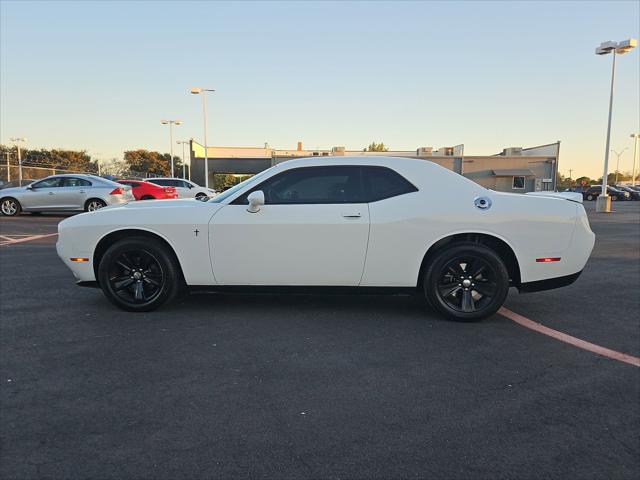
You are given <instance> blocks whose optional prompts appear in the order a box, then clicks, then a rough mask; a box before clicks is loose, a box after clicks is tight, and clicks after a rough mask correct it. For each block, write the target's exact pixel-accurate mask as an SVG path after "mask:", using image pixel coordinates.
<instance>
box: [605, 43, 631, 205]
mask: <svg viewBox="0 0 640 480" xmlns="http://www.w3.org/2000/svg"><path fill="white" fill-rule="evenodd" d="M637 45H638V41H637V40H636V39H635V38H630V39H628V40H623V41H622V42H612V41H608V42H602V43H601V44H600V46H599V47H597V48H596V55H608V54H610V53H613V62H612V66H611V93H610V94H609V121H608V123H607V145H606V147H605V151H604V173H603V175H602V192H601V194H600V195H598V198H597V201H596V212H610V211H611V197H609V195H608V193H607V175H608V174H609V144H610V141H611V113H612V109H613V85H614V80H615V75H616V55H623V54H625V53H627V52H630V51H631V50H633V49H634V48H635V47H636V46H637Z"/></svg>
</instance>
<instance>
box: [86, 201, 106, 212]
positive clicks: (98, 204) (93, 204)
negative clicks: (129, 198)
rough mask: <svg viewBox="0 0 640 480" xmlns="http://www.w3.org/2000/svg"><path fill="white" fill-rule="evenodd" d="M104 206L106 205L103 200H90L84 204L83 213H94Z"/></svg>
mask: <svg viewBox="0 0 640 480" xmlns="http://www.w3.org/2000/svg"><path fill="white" fill-rule="evenodd" d="M106 206H107V204H106V203H105V202H104V200H100V199H99V198H90V199H89V200H87V202H86V203H85V204H84V211H85V212H95V211H96V210H100V209H101V208H103V207H106Z"/></svg>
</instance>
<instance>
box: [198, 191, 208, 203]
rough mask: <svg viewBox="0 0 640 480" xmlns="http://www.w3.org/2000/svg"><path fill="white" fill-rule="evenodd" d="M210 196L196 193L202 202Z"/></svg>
mask: <svg viewBox="0 0 640 480" xmlns="http://www.w3.org/2000/svg"><path fill="white" fill-rule="evenodd" d="M208 198H209V196H208V195H207V194H205V193H198V194H196V200H200V201H201V202H204V201H206V200H207V199H208Z"/></svg>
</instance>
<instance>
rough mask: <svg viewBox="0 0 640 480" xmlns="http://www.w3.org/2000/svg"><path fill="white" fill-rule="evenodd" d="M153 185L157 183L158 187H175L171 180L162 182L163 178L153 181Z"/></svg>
mask: <svg viewBox="0 0 640 480" xmlns="http://www.w3.org/2000/svg"><path fill="white" fill-rule="evenodd" d="M152 183H155V184H156V185H162V186H163V187H175V185H173V184H172V183H171V180H162V179H161V178H158V179H156V180H153V182H152Z"/></svg>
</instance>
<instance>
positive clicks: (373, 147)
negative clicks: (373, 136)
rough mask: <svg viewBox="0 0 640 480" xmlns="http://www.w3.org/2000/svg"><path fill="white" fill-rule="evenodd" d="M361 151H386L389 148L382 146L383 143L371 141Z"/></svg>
mask: <svg viewBox="0 0 640 480" xmlns="http://www.w3.org/2000/svg"><path fill="white" fill-rule="evenodd" d="M362 151H363V152H388V151H389V149H388V148H387V147H385V146H384V143H382V142H380V143H376V142H371V143H370V144H369V146H368V147H367V148H364V149H363V150H362Z"/></svg>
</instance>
